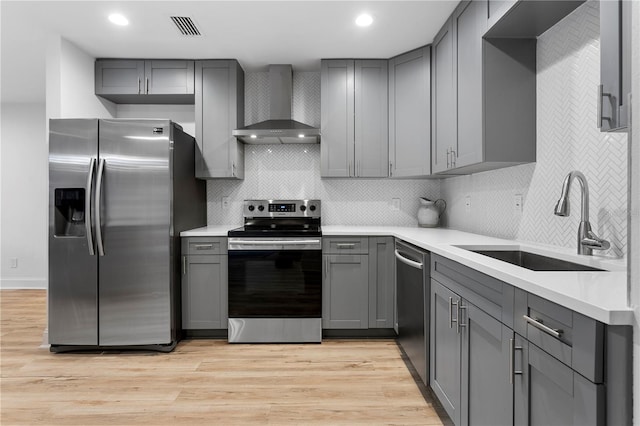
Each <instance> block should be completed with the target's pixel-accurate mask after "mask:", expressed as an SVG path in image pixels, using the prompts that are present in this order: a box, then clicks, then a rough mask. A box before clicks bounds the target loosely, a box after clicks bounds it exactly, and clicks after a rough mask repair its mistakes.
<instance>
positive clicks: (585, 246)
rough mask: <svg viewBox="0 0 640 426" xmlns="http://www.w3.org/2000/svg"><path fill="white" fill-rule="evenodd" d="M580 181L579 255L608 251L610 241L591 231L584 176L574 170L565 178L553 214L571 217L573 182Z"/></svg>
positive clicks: (587, 194)
mask: <svg viewBox="0 0 640 426" xmlns="http://www.w3.org/2000/svg"><path fill="white" fill-rule="evenodd" d="M574 178H576V179H578V182H580V202H581V207H580V226H579V227H578V254H586V255H591V254H593V250H594V249H595V250H607V249H608V248H609V247H611V244H609V241H607V240H603V239H601V238H598V236H596V234H594V233H593V231H592V230H591V223H589V185H587V178H586V177H584V175H583V174H582V173H581V172H579V171H577V170H574V171H572V172H571V173H569V174H568V175H567V177H566V178H564V182H562V194H560V199H559V200H558V203H557V204H556V207H555V209H554V210H553V213H554V214H555V215H556V216H569V213H570V210H571V209H570V206H569V190H570V189H571V182H572V181H573V179H574Z"/></svg>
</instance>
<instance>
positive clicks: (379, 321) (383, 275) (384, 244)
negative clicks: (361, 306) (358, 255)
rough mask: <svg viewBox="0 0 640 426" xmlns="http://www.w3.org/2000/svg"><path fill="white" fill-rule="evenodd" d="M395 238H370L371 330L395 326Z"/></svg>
mask: <svg viewBox="0 0 640 426" xmlns="http://www.w3.org/2000/svg"><path fill="white" fill-rule="evenodd" d="M393 251H394V242H393V237H369V328H393V326H394V324H395V314H396V312H395V311H396V309H395V306H396V303H395V300H396V298H395V295H396V292H395V281H396V280H395V261H394V254H393Z"/></svg>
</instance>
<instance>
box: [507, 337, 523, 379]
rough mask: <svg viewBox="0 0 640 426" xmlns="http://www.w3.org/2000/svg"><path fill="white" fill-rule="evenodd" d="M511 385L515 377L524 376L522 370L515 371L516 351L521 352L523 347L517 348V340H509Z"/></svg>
mask: <svg viewBox="0 0 640 426" xmlns="http://www.w3.org/2000/svg"><path fill="white" fill-rule="evenodd" d="M509 348H510V350H509V384H511V385H512V384H513V376H515V375H516V374H520V375H521V374H522V370H515V360H514V358H515V356H516V351H521V350H522V346H516V340H515V339H509Z"/></svg>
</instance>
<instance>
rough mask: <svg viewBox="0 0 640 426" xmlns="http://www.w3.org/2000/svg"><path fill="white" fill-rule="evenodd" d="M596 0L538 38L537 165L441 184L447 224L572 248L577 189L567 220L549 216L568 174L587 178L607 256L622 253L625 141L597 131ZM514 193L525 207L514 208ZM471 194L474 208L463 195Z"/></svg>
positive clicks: (620, 136) (597, 229)
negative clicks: (607, 247)
mask: <svg viewBox="0 0 640 426" xmlns="http://www.w3.org/2000/svg"><path fill="white" fill-rule="evenodd" d="M598 5H599V3H598V2H597V1H593V0H590V1H587V2H586V3H585V4H583V5H582V6H580V7H579V8H578V9H576V10H575V11H574V12H573V13H572V14H571V15H569V16H568V17H566V18H565V19H564V20H563V21H561V22H560V23H558V24H557V25H555V26H554V27H553V28H551V29H550V30H549V31H547V32H546V33H545V34H543V35H542V36H541V37H540V38H539V39H538V46H537V67H538V71H537V74H538V77H537V163H535V164H528V165H522V166H518V167H511V168H508V169H503V170H497V171H492V172H485V173H478V174H476V175H471V176H461V177H455V178H451V179H447V180H445V181H443V182H442V187H441V190H442V196H443V198H445V199H446V200H447V202H448V203H449V207H450V208H449V209H448V210H447V214H446V223H447V226H449V227H452V228H456V229H461V230H465V231H470V232H476V233H480V234H486V235H493V236H498V237H504V238H516V239H521V240H526V241H534V242H539V243H544V244H552V245H557V246H567V247H575V246H576V244H577V242H576V238H577V229H578V223H579V221H580V198H579V193H580V191H579V185H578V184H577V182H576V183H575V185H573V187H572V192H573V194H572V195H571V205H572V209H571V216H569V217H558V216H555V215H554V214H553V208H554V205H555V203H556V201H557V199H558V197H559V194H560V189H561V187H562V181H563V179H564V177H565V176H566V175H567V173H569V172H570V171H571V170H580V171H582V172H583V173H584V174H585V176H586V177H587V181H588V184H589V191H590V198H591V200H590V220H591V224H592V226H593V228H594V231H595V232H596V234H598V235H599V236H600V237H602V238H605V239H607V240H609V241H611V245H612V248H611V249H610V250H609V251H608V253H606V254H608V255H614V256H624V255H625V254H626V252H627V136H626V134H620V133H600V131H599V130H598V129H597V128H596V108H597V90H596V88H597V85H598V84H599V79H600V22H599V6H598ZM515 194H522V195H523V197H524V210H523V212H522V213H518V212H516V211H515V209H514V207H513V206H514V196H515ZM467 196H470V197H471V211H470V212H466V211H465V198H466V197H467Z"/></svg>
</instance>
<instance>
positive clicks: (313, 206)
mask: <svg viewBox="0 0 640 426" xmlns="http://www.w3.org/2000/svg"><path fill="white" fill-rule="evenodd" d="M309 210H311V211H312V212H314V211H316V206H315V205H313V204H311V207H309Z"/></svg>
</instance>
